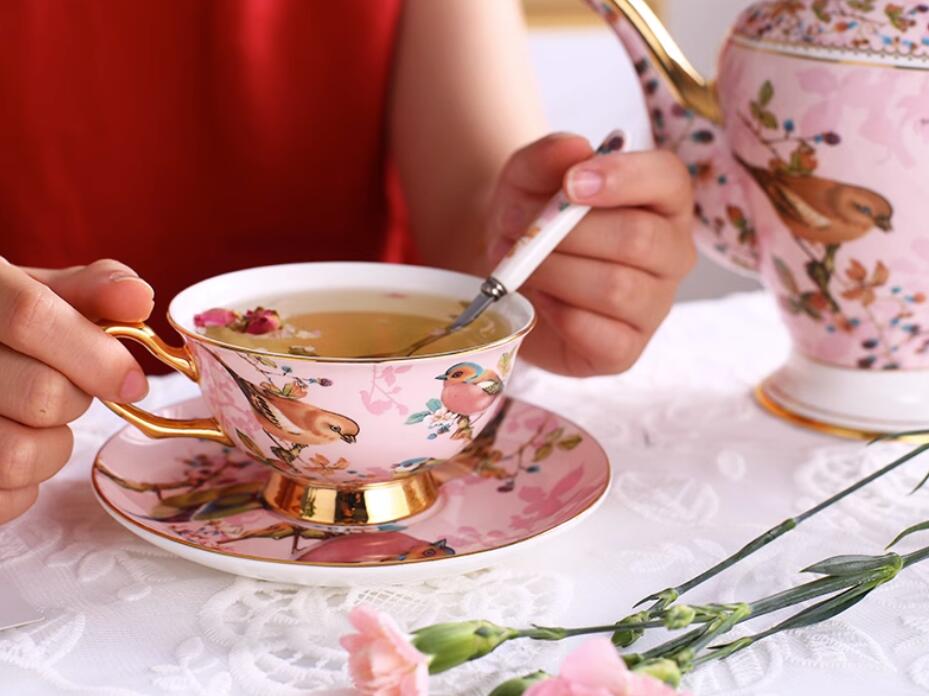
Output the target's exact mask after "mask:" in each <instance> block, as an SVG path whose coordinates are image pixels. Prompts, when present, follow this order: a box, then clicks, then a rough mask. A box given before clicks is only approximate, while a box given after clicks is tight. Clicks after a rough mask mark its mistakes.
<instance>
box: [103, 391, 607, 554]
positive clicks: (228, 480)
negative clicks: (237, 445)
mask: <svg viewBox="0 0 929 696" xmlns="http://www.w3.org/2000/svg"><path fill="white" fill-rule="evenodd" d="M203 413H204V404H203V402H202V401H201V400H200V399H195V400H193V401H188V402H185V403H183V404H179V405H178V406H175V407H172V408H170V409H167V410H166V411H165V415H167V416H170V417H191V416H195V415H203ZM434 464H435V469H434V470H433V472H434V475H435V477H436V480H437V481H438V482H439V483H440V484H441V486H440V491H439V501H438V502H437V503H436V505H435V508H434V510H432V511H430V513H429V514H428V515H424V516H422V518H421V519H420V518H412V519H411V520H406V521H404V522H403V523H400V524H396V523H395V524H386V525H380V526H379V527H376V528H365V529H350V528H336V527H321V526H315V525H310V524H307V523H302V522H296V521H294V520H291V519H288V518H284V517H282V516H280V515H278V514H276V513H273V512H271V511H270V510H269V509H267V508H266V506H265V504H264V501H263V499H262V490H263V489H264V486H265V483H266V482H267V479H268V474H269V471H270V469H268V468H267V467H265V466H263V465H261V464H259V463H257V462H255V461H254V460H253V459H250V458H248V457H246V456H244V455H242V454H241V453H239V452H237V451H236V450H230V449H229V448H225V447H222V446H221V445H218V444H215V443H209V442H204V441H183V440H159V441H152V442H145V443H143V444H140V442H139V440H138V439H137V438H134V437H132V436H131V435H130V434H129V429H126V430H124V431H123V432H122V433H120V434H119V435H117V436H116V437H115V438H113V439H112V440H111V441H110V442H109V443H108V444H107V445H106V447H105V448H104V449H103V451H102V452H101V455H100V459H99V461H98V463H97V465H96V466H95V468H94V472H93V481H94V485H95V486H96V488H97V490H98V491H99V492H100V495H101V497H103V498H104V500H105V501H107V504H108V505H109V506H110V507H111V508H114V509H115V510H117V511H118V512H119V513H120V514H121V515H123V516H125V517H128V518H129V519H132V520H133V521H135V522H136V523H137V524H139V525H140V526H142V527H144V528H146V529H149V530H150V531H153V532H155V533H157V534H159V535H162V536H167V537H168V538H171V539H175V540H177V541H179V542H185V543H189V544H194V545H197V546H200V547H203V548H207V549H211V550H213V551H216V552H219V553H226V554H232V555H240V554H241V555H245V556H256V557H259V558H267V559H272V560H288V561H295V562H302V563H308V564H312V563H339V564H345V565H349V566H350V565H359V564H371V563H379V564H381V563H390V564H394V563H414V562H423V561H431V560H436V559H441V558H445V557H448V556H452V555H463V554H471V553H477V552H479V551H483V550H488V549H494V548H500V547H503V546H507V545H509V544H513V543H516V542H518V541H521V540H524V539H527V538H530V537H533V536H536V535H538V534H541V533H543V532H545V531H548V530H550V529H553V528H555V527H557V526H559V525H561V524H564V523H565V522H567V521H569V520H571V519H573V518H574V517H576V516H577V515H579V514H580V513H582V512H583V511H585V510H587V509H588V508H590V507H591V506H592V505H593V504H594V503H595V502H596V501H597V500H599V499H600V498H601V497H602V496H603V495H604V494H605V492H606V488H607V485H608V483H609V476H610V472H609V464H608V462H607V460H606V455H605V453H604V452H603V450H602V449H601V448H600V447H599V445H597V443H596V442H595V441H594V440H593V439H592V438H591V437H590V436H589V435H588V434H587V433H585V432H583V431H582V430H580V429H579V428H578V427H577V426H575V425H573V424H572V423H570V422H569V421H567V420H565V419H563V418H561V417H559V416H556V415H554V414H552V413H550V412H547V411H545V410H544V409H540V408H538V407H535V406H530V405H528V404H525V403H521V402H517V401H506V402H505V403H504V404H503V406H502V408H501V409H500V412H499V413H498V415H497V416H495V417H494V419H492V420H491V421H490V422H489V423H488V424H487V426H486V427H485V428H484V430H483V431H482V432H481V433H480V435H479V436H477V437H476V438H475V440H474V441H473V442H472V443H471V445H470V446H469V447H468V448H467V449H466V450H465V451H464V452H462V453H461V454H460V455H458V456H456V457H453V458H452V459H450V460H448V461H446V462H441V463H440V462H435V463H434ZM326 465H327V466H338V463H337V461H336V460H332V459H329V460H328V463H326ZM451 501H454V504H451Z"/></svg>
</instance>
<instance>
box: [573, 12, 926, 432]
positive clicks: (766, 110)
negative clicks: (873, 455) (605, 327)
mask: <svg viewBox="0 0 929 696" xmlns="http://www.w3.org/2000/svg"><path fill="white" fill-rule="evenodd" d="M589 3H590V4H591V5H592V6H593V7H594V9H596V11H597V12H599V13H600V14H601V15H602V17H603V18H604V19H605V20H606V21H607V22H608V23H609V25H610V26H611V27H612V28H613V30H614V31H615V32H616V34H617V35H618V36H619V38H620V40H621V41H622V43H623V44H624V45H625V47H626V49H627V51H628V52H629V53H630V55H631V57H632V59H633V61H634V62H635V67H636V70H637V72H638V74H639V77H640V79H641V82H642V86H643V89H644V91H645V95H646V101H647V104H648V109H649V113H650V117H651V125H652V130H653V134H654V139H655V143H656V145H657V146H658V147H662V148H666V149H669V150H673V151H674V152H676V153H677V154H678V155H679V156H680V157H681V158H682V159H683V161H684V162H685V163H686V164H687V166H688V167H689V169H690V171H691V174H692V175H693V179H694V183H695V187H696V195H697V206H696V209H695V215H696V221H697V231H696V235H697V240H698V243H699V244H700V246H701V247H702V249H703V250H704V251H705V252H707V253H708V254H709V255H710V256H712V257H714V258H715V259H717V260H719V261H721V262H723V263H724V264H726V265H728V266H729V267H732V268H734V269H737V270H743V271H746V272H749V273H758V274H760V276H761V278H762V280H763V282H764V284H765V286H766V287H767V289H768V290H769V291H770V292H771V293H773V295H774V296H775V297H776V298H777V302H778V304H779V306H780V310H781V315H782V317H783V320H784V322H785V324H786V325H787V328H788V330H789V332H790V335H791V339H792V344H793V351H792V354H791V356H790V358H789V359H788V361H787V363H786V364H785V365H784V366H783V367H782V368H781V369H780V370H778V371H777V372H776V373H775V374H773V375H772V376H770V377H769V378H768V379H767V380H765V381H764V383H763V384H762V385H761V386H760V387H759V388H758V390H757V396H758V398H759V400H760V402H761V403H762V404H763V405H764V406H766V407H768V408H769V409H770V410H772V411H774V412H775V413H777V414H779V415H781V416H784V417H787V418H789V419H791V420H793V421H794V422H799V423H803V424H806V425H811V426H814V427H818V428H819V429H821V430H826V431H829V432H833V433H836V434H845V435H870V434H873V433H884V432H897V431H905V430H916V429H929V2H884V1H879V0H769V1H767V2H759V3H756V4H754V5H752V6H751V7H750V8H749V9H747V10H745V12H744V13H743V14H742V15H741V17H740V18H739V19H738V21H737V23H736V25H735V27H734V28H733V29H732V31H731V33H730V36H729V38H728V40H727V42H726V45H725V47H724V48H723V51H722V54H721V56H720V62H719V76H718V78H717V79H716V81H715V82H710V81H707V80H704V79H703V78H702V77H700V75H699V74H698V73H697V72H696V71H695V70H694V68H693V67H692V66H691V65H690V63H689V62H688V61H687V59H686V58H685V57H684V55H683V53H682V52H681V50H680V48H678V46H677V45H676V44H675V43H674V41H673V40H672V39H671V37H670V36H669V35H668V33H667V31H666V30H665V29H664V27H663V26H662V25H661V23H660V22H659V21H658V19H657V17H656V16H655V14H654V13H653V12H652V11H651V9H649V7H648V5H647V4H646V2H645V1H644V0H589Z"/></svg>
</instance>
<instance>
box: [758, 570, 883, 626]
mask: <svg viewBox="0 0 929 696" xmlns="http://www.w3.org/2000/svg"><path fill="white" fill-rule="evenodd" d="M876 586H877V585H876V584H874V583H869V584H867V585H858V586H855V587H852V588H849V589H848V590H846V591H845V592H843V593H841V594H839V595H836V596H835V597H830V598H829V599H827V600H825V601H823V602H819V603H817V604H814V605H813V606H811V607H808V608H806V609H804V610H803V611H801V612H799V613H797V614H794V615H793V616H791V617H790V618H789V619H787V620H786V621H782V622H781V623H779V624H778V625H777V626H775V627H774V628H772V629H769V631H766V632H765V633H767V634H769V635H770V634H772V633H777V632H778V631H787V630H791V629H794V628H803V627H804V626H812V625H813V624H818V623H822V622H823V621H828V620H829V619H831V618H832V617H834V616H838V615H839V614H841V613H842V612H843V611H845V610H846V609H851V608H852V607H853V606H855V605H856V604H858V602H860V601H861V600H862V599H864V598H865V597H867V596H868V594H870V592H871V591H872V590H873V589H874V588H875V587H876Z"/></svg>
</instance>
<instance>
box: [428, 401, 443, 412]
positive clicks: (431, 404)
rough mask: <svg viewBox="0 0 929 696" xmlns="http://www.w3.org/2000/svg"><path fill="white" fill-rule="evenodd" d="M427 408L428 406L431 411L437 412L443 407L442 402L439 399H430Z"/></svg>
mask: <svg viewBox="0 0 929 696" xmlns="http://www.w3.org/2000/svg"><path fill="white" fill-rule="evenodd" d="M426 408H428V409H429V411H430V412H431V413H435V412H436V411H438V410H439V409H440V408H442V402H441V401H439V400H438V399H429V401H427V402H426Z"/></svg>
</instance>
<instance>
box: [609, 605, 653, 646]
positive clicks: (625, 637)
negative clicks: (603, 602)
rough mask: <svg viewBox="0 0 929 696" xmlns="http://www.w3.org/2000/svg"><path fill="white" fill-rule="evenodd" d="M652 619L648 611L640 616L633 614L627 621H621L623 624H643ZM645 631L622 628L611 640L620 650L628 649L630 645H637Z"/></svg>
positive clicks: (615, 632) (642, 612)
mask: <svg viewBox="0 0 929 696" xmlns="http://www.w3.org/2000/svg"><path fill="white" fill-rule="evenodd" d="M650 618H651V617H650V616H649V614H648V612H647V611H641V612H639V613H638V614H632V615H631V616H627V617H626V618H625V619H622V620H621V621H619V623H621V624H625V623H642V622H644V621H648V620H649V619H650ZM643 633H644V631H643V630H642V629H638V628H622V629H620V630H618V631H614V633H613V636H612V638H611V639H610V640H612V641H613V645H615V646H616V647H618V648H628V647H629V646H630V645H632V644H633V643H635V642H636V641H637V640H638V639H639V638H641V637H642V634H643Z"/></svg>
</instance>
